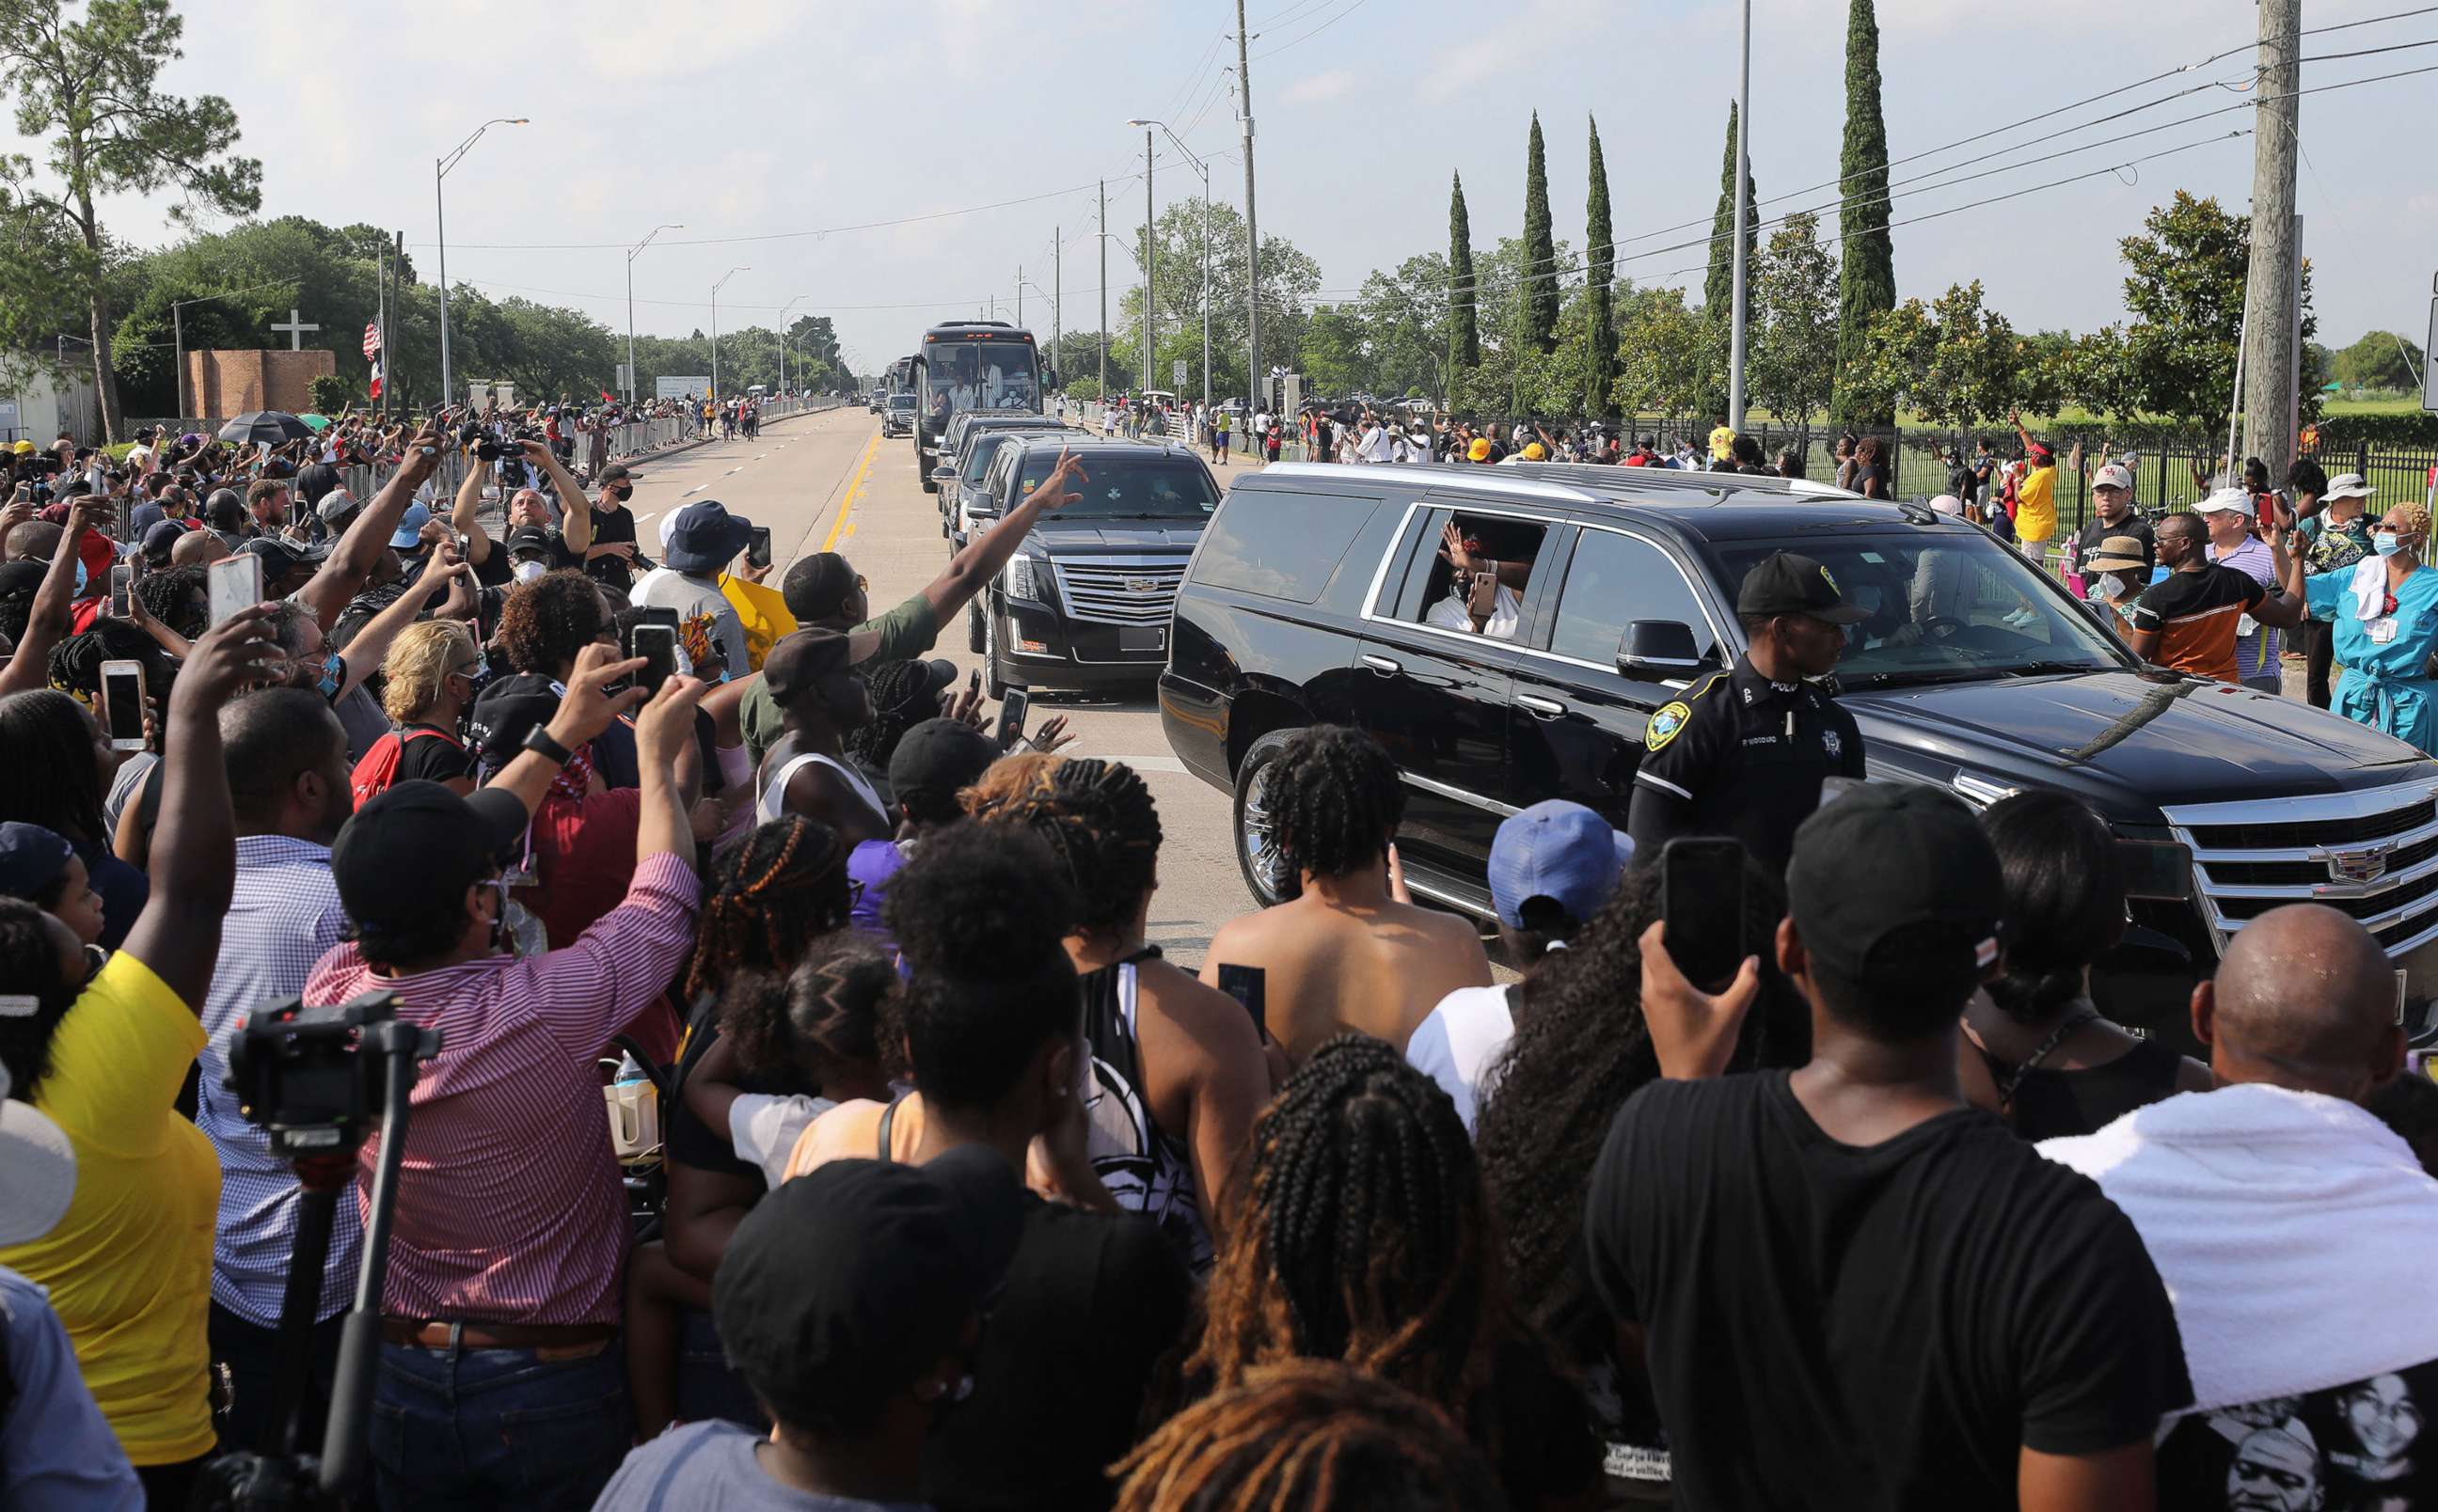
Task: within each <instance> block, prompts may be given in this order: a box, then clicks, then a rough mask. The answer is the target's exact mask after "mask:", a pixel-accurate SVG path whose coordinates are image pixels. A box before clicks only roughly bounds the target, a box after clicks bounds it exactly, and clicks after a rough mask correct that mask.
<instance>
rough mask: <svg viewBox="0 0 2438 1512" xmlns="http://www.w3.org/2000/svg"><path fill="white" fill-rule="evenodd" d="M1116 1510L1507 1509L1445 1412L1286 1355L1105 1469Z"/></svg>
mask: <svg viewBox="0 0 2438 1512" xmlns="http://www.w3.org/2000/svg"><path fill="white" fill-rule="evenodd" d="M1113 1473H1115V1474H1117V1475H1118V1476H1120V1477H1121V1478H1122V1483H1123V1484H1122V1485H1121V1486H1119V1487H1118V1512H1507V1506H1508V1502H1507V1499H1506V1498H1505V1497H1504V1496H1502V1495H1500V1494H1499V1490H1498V1477H1497V1476H1495V1475H1493V1473H1491V1469H1490V1466H1489V1464H1488V1462H1487V1461H1485V1460H1483V1458H1482V1457H1481V1453H1480V1451H1479V1450H1475V1448H1474V1447H1473V1446H1472V1445H1471V1444H1468V1443H1467V1442H1465V1438H1464V1434H1463V1433H1462V1432H1461V1431H1459V1430H1458V1428H1457V1426H1456V1424H1454V1423H1452V1422H1450V1421H1448V1418H1447V1415H1446V1414H1444V1413H1442V1412H1440V1410H1439V1409H1438V1408H1436V1407H1434V1406H1432V1405H1431V1404H1430V1403H1429V1402H1426V1401H1424V1400H1422V1398H1419V1397H1417V1396H1415V1395H1414V1394H1413V1393H1412V1392H1409V1391H1401V1390H1399V1389H1398V1388H1397V1387H1395V1386H1392V1385H1390V1384H1389V1383H1388V1382H1387V1381H1385V1380H1381V1379H1380V1378H1379V1377H1377V1376H1375V1375H1372V1374H1370V1373H1369V1371H1364V1370H1358V1369H1356V1368H1354V1367H1353V1366H1352V1365H1342V1364H1336V1363H1330V1362H1326V1361H1319V1360H1297V1361H1290V1362H1286V1363H1281V1364H1275V1365H1264V1366H1263V1367H1262V1368H1261V1369H1258V1370H1254V1371H1249V1372H1247V1373H1246V1378H1245V1383H1244V1384H1243V1385H1241V1386H1238V1387H1235V1388H1234V1389H1232V1390H1229V1391H1223V1392H1221V1393H1219V1394H1218V1395H1216V1396H1214V1397H1212V1398H1210V1400H1208V1401H1204V1402H1200V1403H1197V1404H1196V1405H1194V1406H1193V1407H1190V1408H1188V1409H1186V1410H1185V1411H1184V1412H1182V1413H1179V1414H1177V1415H1175V1417H1172V1418H1170V1419H1169V1420H1168V1422H1167V1423H1166V1424H1165V1425H1163V1426H1162V1427H1161V1428H1160V1430H1159V1431H1158V1432H1157V1433H1153V1434H1152V1435H1151V1436H1150V1437H1149V1438H1147V1439H1145V1440H1143V1442H1142V1447H1141V1448H1140V1449H1138V1450H1135V1451H1134V1452H1133V1453H1132V1454H1129V1455H1127V1456H1126V1457H1125V1459H1124V1460H1123V1461H1122V1463H1121V1464H1119V1465H1118V1466H1117V1467H1116V1468H1115V1470H1114V1472H1113Z"/></svg>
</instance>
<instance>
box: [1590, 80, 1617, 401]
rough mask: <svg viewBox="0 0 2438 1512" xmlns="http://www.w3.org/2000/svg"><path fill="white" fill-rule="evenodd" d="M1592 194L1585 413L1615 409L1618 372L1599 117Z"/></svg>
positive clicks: (1612, 248) (1613, 267)
mask: <svg viewBox="0 0 2438 1512" xmlns="http://www.w3.org/2000/svg"><path fill="white" fill-rule="evenodd" d="M1591 129H1592V167H1591V193H1590V198H1589V200H1588V201H1587V202H1585V207H1584V212H1583V215H1584V220H1586V221H1587V222H1588V224H1587V225H1586V227H1585V229H1584V235H1583V262H1584V267H1585V271H1586V273H1585V275H1586V279H1587V287H1588V294H1589V299H1590V304H1591V309H1590V316H1591V318H1590V320H1589V321H1588V322H1587V323H1586V329H1585V332H1584V337H1583V339H1584V341H1585V343H1587V344H1588V348H1589V349H1588V350H1586V351H1585V352H1584V354H1583V390H1584V392H1583V413H1585V414H1610V413H1615V412H1616V409H1617V403H1616V401H1615V400H1613V399H1611V398H1610V397H1609V388H1610V384H1611V380H1612V379H1613V378H1615V376H1616V373H1617V319H1616V313H1615V304H1614V300H1613V298H1612V295H1611V291H1610V289H1609V282H1610V280H1611V278H1612V277H1613V276H1614V275H1615V273H1616V271H1617V242H1616V237H1615V232H1614V230H1613V229H1612V227H1611V226H1610V224H1609V213H1608V163H1607V161H1606V160H1605V159H1604V158H1602V157H1601V156H1600V139H1599V121H1597V120H1595V121H1593V122H1592V123H1591Z"/></svg>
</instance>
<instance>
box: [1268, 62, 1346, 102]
mask: <svg viewBox="0 0 2438 1512" xmlns="http://www.w3.org/2000/svg"><path fill="white" fill-rule="evenodd" d="M1353 87H1354V72H1353V70H1352V69H1349V68H1331V69H1326V70H1324V71H1322V72H1320V73H1317V74H1312V75H1308V76H1307V77H1305V78H1302V79H1297V80H1296V81H1295V82H1294V83H1292V84H1289V85H1288V86H1287V87H1286V90H1285V91H1284V93H1283V94H1281V96H1280V97H1281V99H1284V100H1285V101H1286V102H1287V103H1288V104H1290V105H1316V104H1318V103H1319V102H1320V101H1322V100H1328V99H1335V98H1336V97H1338V96H1340V95H1343V94H1345V93H1346V92H1347V91H1348V90H1350V89H1352V88H1353Z"/></svg>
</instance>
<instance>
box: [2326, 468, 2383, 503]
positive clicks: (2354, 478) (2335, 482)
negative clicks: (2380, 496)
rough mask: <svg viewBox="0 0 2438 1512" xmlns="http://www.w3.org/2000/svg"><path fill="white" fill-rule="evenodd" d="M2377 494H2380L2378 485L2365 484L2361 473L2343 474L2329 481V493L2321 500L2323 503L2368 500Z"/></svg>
mask: <svg viewBox="0 0 2438 1512" xmlns="http://www.w3.org/2000/svg"><path fill="white" fill-rule="evenodd" d="M2376 492H2378V488H2377V485H2376V484H2374V483H2364V482H2363V481H2362V475H2361V474H2360V473H2358V472H2341V473H2339V474H2337V475H2336V476H2335V477H2333V478H2331V479H2329V480H2328V491H2327V492H2326V493H2323V494H2322V495H2321V496H2320V498H2321V499H2322V501H2326V500H2330V499H2368V498H2369V497H2370V496H2371V495H2373V494H2375V493H2376Z"/></svg>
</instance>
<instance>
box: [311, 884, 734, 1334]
mask: <svg viewBox="0 0 2438 1512" xmlns="http://www.w3.org/2000/svg"><path fill="white" fill-rule="evenodd" d="M700 895H701V884H700V882H699V881H698V879H697V878H696V876H695V874H694V871H693V870H692V869H691V868H690V867H688V866H687V865H686V864H685V863H684V862H682V861H680V860H679V859H678V858H677V857H676V856H674V855H667V854H662V855H656V856H653V857H652V858H650V859H649V860H647V861H645V863H644V864H643V865H641V866H639V867H637V868H636V869H635V876H634V880H633V881H632V882H631V883H629V884H628V885H627V897H626V901H625V902H624V903H622V904H620V905H618V906H617V907H615V908H613V909H611V910H610V911H609V913H607V914H604V915H603V916H602V917H601V919H600V920H599V921H598V922H597V923H594V924H593V925H592V928H590V929H587V930H586V931H584V933H583V934H582V935H581V936H579V937H577V939H576V941H575V942H574V944H572V945H569V946H568V947H567V948H565V949H564V950H554V951H552V952H550V953H549V954H548V955H546V956H540V957H537V958H533V959H530V960H519V959H517V958H514V957H512V956H490V957H486V958H483V959H481V960H471V961H467V962H465V963H463V964H461V965H456V966H450V967H446V968H444V969H442V970H439V971H433V972H424V973H421V974H419V975H416V976H395V977H380V976H375V975H374V974H373V972H372V969H371V968H370V967H368V966H366V965H365V964H364V962H363V959H362V958H361V957H360V956H358V955H357V954H356V947H355V946H354V945H353V944H352V943H350V944H344V945H341V946H339V947H338V948H337V949H335V950H333V951H331V952H330V953H329V954H328V955H327V956H324V957H323V958H322V959H321V961H320V962H319V963H318V964H316V965H315V966H314V968H313V975H312V976H311V977H310V978H309V980H308V981H307V982H306V984H305V1000H306V1001H307V1002H309V1003H339V1002H344V1001H345V1000H346V999H348V998H350V997H352V996H354V995H355V994H356V993H361V992H364V991H366V990H368V989H373V988H386V989H388V990H390V991H392V992H395V993H397V996H398V1017H400V1018H401V1019H405V1020H409V1021H411V1022H413V1023H416V1024H420V1025H425V1026H428V1027H431V1028H434V1029H439V1030H440V1031H441V1033H442V1035H443V1037H444V1043H443V1045H442V1046H441V1050H440V1054H439V1055H438V1056H437V1057H435V1058H433V1060H431V1061H428V1062H426V1063H424V1065H423V1075H422V1077H421V1078H420V1080H418V1081H416V1082H415V1097H414V1099H413V1100H414V1110H415V1112H414V1119H413V1122H412V1124H411V1125H410V1127H409V1128H408V1130H407V1136H406V1156H405V1161H404V1163H403V1165H402V1166H401V1167H400V1168H399V1171H398V1188H397V1222H396V1228H395V1231H394V1233H393V1234H392V1237H391V1239H390V1249H389V1276H388V1279H387V1282H386V1290H385V1292H384V1293H383V1296H382V1305H381V1310H382V1311H383V1312H385V1313H387V1314H388V1315H390V1316H392V1317H405V1318H418V1319H421V1318H438V1319H450V1320H460V1321H473V1320H481V1321H484V1322H492V1323H616V1322H617V1321H619V1312H620V1302H621V1292H620V1285H619V1277H620V1273H621V1270H622V1268H623V1267H624V1265H625V1263H626V1258H627V1234H628V1231H627V1201H626V1195H625V1191H624V1188H623V1187H621V1186H620V1184H619V1177H618V1163H617V1159H616V1157H615V1156H614V1155H612V1154H611V1153H610V1150H609V1112H608V1108H607V1105H606V1104H605V1103H604V1101H603V1100H602V1096H601V1076H600V1072H599V1070H598V1069H597V1068H596V1065H595V1060H596V1057H597V1056H598V1055H599V1053H600V1051H601V1048H602V1046H605V1045H606V1044H608V1043H609V1036H611V1035H612V1034H615V1033H617V1032H618V1031H619V1030H621V1029H625V1028H626V1027H627V1024H628V1023H629V1022H631V1021H632V1020H633V1019H634V1017H635V1015H636V1014H638V1013H640V1012H642V1011H644V1010H645V1008H646V1007H648V1006H650V1004H651V1003H652V1001H653V1000H654V999H655V998H657V997H659V996H660V994H661V993H662V990H663V989H665V988H666V987H667V986H668V985H669V984H670V982H671V981H673V980H674V979H675V978H676V976H677V974H678V971H679V969H680V967H681V966H682V965H683V964H684V962H685V959H686V956H687V954H688V952H690V951H691V950H692V949H693V946H694V921H695V908H696V905H697V904H698V902H699V901H700ZM379 1152H380V1138H379V1137H378V1136H376V1137H375V1138H373V1139H371V1140H368V1141H366V1143H365V1145H364V1149H363V1158H362V1169H361V1177H362V1179H361V1180H359V1181H358V1182H357V1184H356V1191H357V1195H358V1200H359V1201H360V1202H362V1203H364V1204H366V1206H367V1208H368V1207H369V1196H370V1192H371V1187H372V1174H373V1162H374V1158H375V1156H376V1155H377V1154H378V1153H379ZM367 1216H369V1213H367Z"/></svg>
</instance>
